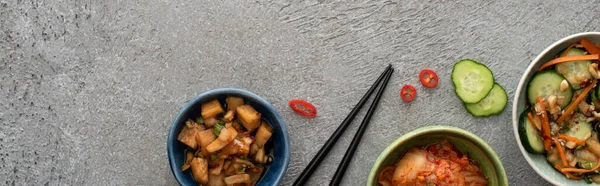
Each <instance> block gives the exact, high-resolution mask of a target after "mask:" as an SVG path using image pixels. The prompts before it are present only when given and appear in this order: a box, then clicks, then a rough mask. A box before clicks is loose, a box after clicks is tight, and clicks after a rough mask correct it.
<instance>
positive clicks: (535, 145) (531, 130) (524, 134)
mask: <svg viewBox="0 0 600 186" xmlns="http://www.w3.org/2000/svg"><path fill="white" fill-rule="evenodd" d="M528 112H529V110H525V112H523V113H522V114H521V117H520V118H519V138H521V144H523V147H524V148H525V150H527V152H530V153H534V154H541V153H544V152H545V150H544V140H543V139H542V136H540V134H539V133H538V131H537V129H536V128H535V127H534V126H533V123H531V122H529V119H527V113H528Z"/></svg>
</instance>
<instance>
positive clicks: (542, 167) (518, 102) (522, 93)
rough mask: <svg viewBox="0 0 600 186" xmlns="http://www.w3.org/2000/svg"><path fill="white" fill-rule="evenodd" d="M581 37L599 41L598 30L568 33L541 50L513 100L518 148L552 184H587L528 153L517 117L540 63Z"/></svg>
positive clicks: (548, 59) (528, 68)
mask: <svg viewBox="0 0 600 186" xmlns="http://www.w3.org/2000/svg"><path fill="white" fill-rule="evenodd" d="M582 38H585V39H588V40H590V41H592V42H594V43H600V32H584V33H579V34H574V35H570V36H568V37H565V38H563V39H561V40H558V41H556V42H555V43H554V44H552V45H550V46H549V47H548V48H546V49H545V50H544V51H542V52H541V53H540V54H539V55H538V56H537V57H536V58H535V59H534V60H533V61H531V63H530V64H529V67H527V69H526V70H525V72H524V73H523V77H521V81H520V82H519V86H518V87H517V91H516V92H515V99H514V101H513V110H512V120H513V132H514V134H515V137H516V140H517V144H518V145H519V149H520V150H521V153H522V154H523V156H524V157H525V160H527V163H529V165H531V168H533V170H535V172H537V173H538V174H539V175H540V176H541V177H542V178H544V179H546V180H547V181H548V182H550V183H552V184H553V185H571V186H576V185H582V186H583V185H588V184H587V183H585V181H583V180H571V179H568V178H567V177H565V176H564V175H563V174H561V173H560V172H558V170H556V169H554V167H552V165H550V163H548V161H546V156H545V155H541V154H531V153H528V152H527V151H526V150H525V148H523V144H521V137H520V136H519V131H518V127H519V120H518V118H519V115H520V114H521V113H523V111H524V110H525V103H527V100H526V99H527V96H526V92H527V85H528V84H529V81H530V80H531V78H532V77H533V75H534V74H535V73H536V72H537V69H539V68H540V66H542V64H544V63H546V62H547V61H550V60H551V59H553V58H554V56H556V54H558V53H560V52H561V51H563V50H565V49H566V48H567V47H568V46H569V45H571V44H572V43H575V42H577V41H579V40H581V39H582Z"/></svg>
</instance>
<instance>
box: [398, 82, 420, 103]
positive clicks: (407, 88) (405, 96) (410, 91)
mask: <svg viewBox="0 0 600 186" xmlns="http://www.w3.org/2000/svg"><path fill="white" fill-rule="evenodd" d="M400 97H401V98H402V100H404V101H406V102H410V101H412V100H413V99H415V97H417V90H416V89H415V87H413V86H412V85H404V86H403V87H402V89H401V90H400Z"/></svg>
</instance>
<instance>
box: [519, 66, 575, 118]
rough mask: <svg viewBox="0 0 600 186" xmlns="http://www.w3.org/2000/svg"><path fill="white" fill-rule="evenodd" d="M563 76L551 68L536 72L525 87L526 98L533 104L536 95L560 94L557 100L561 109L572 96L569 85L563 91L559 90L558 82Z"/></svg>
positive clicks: (567, 103)
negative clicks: (560, 97)
mask: <svg viewBox="0 0 600 186" xmlns="http://www.w3.org/2000/svg"><path fill="white" fill-rule="evenodd" d="M564 79H565V78H564V77H563V76H562V75H560V74H559V73H556V72H554V71H551V70H547V71H542V72H538V73H537V74H535V75H534V76H533V78H532V79H531V81H529V85H528V87H527V99H528V100H529V104H531V105H535V102H536V99H537V98H538V97H542V98H546V97H548V96H549V95H555V96H562V97H563V99H559V100H558V106H560V108H561V109H564V108H566V106H567V105H569V103H571V98H573V89H572V88H571V87H570V86H569V87H568V88H567V89H566V90H565V91H561V90H560V83H561V82H562V81H563V80H564Z"/></svg>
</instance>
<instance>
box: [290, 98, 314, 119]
mask: <svg viewBox="0 0 600 186" xmlns="http://www.w3.org/2000/svg"><path fill="white" fill-rule="evenodd" d="M289 104H290V107H291V108H292V110H293V111H294V112H296V113H298V114H300V115H302V116H305V117H309V118H312V117H315V116H316V115H317V108H315V106H314V105H313V104H310V103H309V102H307V101H304V100H299V99H293V100H290V102H289Z"/></svg>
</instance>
